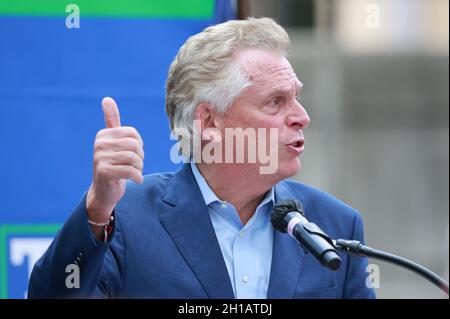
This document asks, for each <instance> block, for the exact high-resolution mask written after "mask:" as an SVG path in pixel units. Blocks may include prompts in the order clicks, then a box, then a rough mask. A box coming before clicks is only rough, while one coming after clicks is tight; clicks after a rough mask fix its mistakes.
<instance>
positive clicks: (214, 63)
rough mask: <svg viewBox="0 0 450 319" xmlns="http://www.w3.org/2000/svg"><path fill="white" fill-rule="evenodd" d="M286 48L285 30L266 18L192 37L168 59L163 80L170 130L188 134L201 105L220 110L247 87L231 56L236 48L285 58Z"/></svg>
mask: <svg viewBox="0 0 450 319" xmlns="http://www.w3.org/2000/svg"><path fill="white" fill-rule="evenodd" d="M288 47H289V36H288V34H287V33H286V31H285V30H284V29H283V27H281V26H280V25H278V24H277V23H276V22H275V21H273V20H272V19H270V18H260V19H255V18H249V19H247V20H232V21H227V22H225V23H221V24H218V25H215V26H211V27H208V28H206V29H205V30H203V31H202V32H200V33H198V34H196V35H194V36H191V37H190V38H189V39H188V40H187V41H186V42H185V43H184V45H183V46H182V47H181V48H180V50H179V51H178V54H177V56H176V57H175V59H174V60H173V61H172V64H171V65H170V68H169V74H168V78H167V81H166V113H167V116H168V117H169V121H170V127H171V129H175V128H185V129H187V130H188V131H189V132H190V133H191V134H192V132H193V128H192V123H193V121H194V113H195V109H196V107H197V106H198V105H199V104H200V103H202V102H207V103H209V104H211V105H212V106H213V107H214V108H216V110H218V111H219V112H221V113H223V112H225V111H226V110H227V108H228V107H229V106H230V105H231V104H232V103H233V101H234V100H235V99H236V97H238V96H239V95H240V94H241V93H242V91H243V90H244V89H245V88H247V87H248V86H250V85H251V82H250V81H249V79H248V78H247V77H246V75H245V74H243V73H242V72H241V69H240V66H239V65H238V63H237V62H236V61H234V59H233V54H234V53H235V52H236V51H237V50H239V49H245V48H258V49H263V50H267V51H269V52H273V53H276V54H279V55H282V56H285V55H286V54H287V50H288Z"/></svg>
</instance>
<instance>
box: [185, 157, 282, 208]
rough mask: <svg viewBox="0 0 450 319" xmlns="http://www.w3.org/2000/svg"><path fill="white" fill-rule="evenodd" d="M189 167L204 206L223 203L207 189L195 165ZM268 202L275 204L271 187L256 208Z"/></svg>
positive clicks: (207, 186)
mask: <svg viewBox="0 0 450 319" xmlns="http://www.w3.org/2000/svg"><path fill="white" fill-rule="evenodd" d="M190 165H191V169H192V173H193V174H194V178H195V181H196V182H197V185H198V187H199V188H200V192H201V193H202V196H203V199H204V200H205V204H206V206H209V204H211V203H214V202H221V203H223V202H225V201H223V200H221V199H219V198H218V197H217V195H216V194H215V193H214V192H213V190H212V189H211V187H209V185H208V183H207V182H206V180H205V178H204V177H203V176H202V174H200V171H199V170H198V168H197V164H195V163H193V162H191V163H190ZM269 202H271V203H272V204H273V203H274V202H275V191H274V188H273V187H272V188H271V189H270V190H269V191H268V192H267V193H266V196H264V198H263V200H262V201H261V203H260V204H259V205H258V208H259V207H262V206H264V205H266V204H267V203H269Z"/></svg>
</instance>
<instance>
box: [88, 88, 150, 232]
mask: <svg viewBox="0 0 450 319" xmlns="http://www.w3.org/2000/svg"><path fill="white" fill-rule="evenodd" d="M102 109H103V114H104V117H105V126H106V128H104V129H102V130H100V131H99V132H98V133H97V136H96V137H95V143H94V176H93V181H92V184H91V186H90V188H89V191H88V194H87V198H86V209H87V212H88V218H89V219H90V220H92V221H94V222H97V223H105V222H107V221H108V220H109V218H110V216H111V214H112V212H113V210H114V207H115V206H116V204H117V202H118V201H119V200H120V199H121V198H122V196H123V194H124V193H125V180H126V179H132V180H133V181H135V182H136V183H142V181H143V178H142V168H143V165H144V163H143V161H144V150H143V146H144V143H143V141H142V138H141V136H140V135H139V133H138V132H137V130H136V129H135V128H133V127H127V126H120V114H119V109H118V108H117V104H116V102H115V101H114V100H113V99H112V98H109V97H105V98H104V99H103V100H102ZM93 230H94V233H95V234H96V236H97V237H98V238H99V237H101V234H102V228H101V227H96V226H93Z"/></svg>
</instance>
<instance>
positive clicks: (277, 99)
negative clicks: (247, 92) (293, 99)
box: [270, 98, 281, 107]
mask: <svg viewBox="0 0 450 319" xmlns="http://www.w3.org/2000/svg"><path fill="white" fill-rule="evenodd" d="M280 104H281V99H280V98H276V99H273V100H272V101H270V106H274V107H277V106H280Z"/></svg>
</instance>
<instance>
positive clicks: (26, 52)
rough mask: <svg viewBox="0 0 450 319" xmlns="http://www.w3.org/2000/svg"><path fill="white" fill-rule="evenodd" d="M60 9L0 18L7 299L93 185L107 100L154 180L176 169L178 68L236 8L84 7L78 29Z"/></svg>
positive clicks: (1, 229)
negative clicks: (173, 66) (113, 11)
mask: <svg viewBox="0 0 450 319" xmlns="http://www.w3.org/2000/svg"><path fill="white" fill-rule="evenodd" d="M58 1H59V0H58ZM22 2H24V1H22ZM25 2H26V1H25ZM31 2H32V1H31ZM59 2H61V4H62V6H61V7H62V14H61V16H60V17H48V16H45V15H43V16H36V15H33V16H14V15H11V14H9V15H5V14H3V15H2V12H1V11H0V136H1V140H2V142H1V143H2V145H1V148H0V165H1V167H2V171H1V181H2V183H1V186H0V194H1V203H2V204H1V206H0V297H1V298H23V297H24V296H25V294H26V289H27V288H26V284H27V278H28V277H27V275H29V272H30V271H31V269H29V268H30V265H31V264H32V261H33V260H34V259H36V258H37V257H36V255H39V254H41V253H42V252H41V250H43V249H45V247H46V245H48V243H49V240H50V239H51V238H52V236H54V234H55V233H56V231H57V229H58V227H59V225H61V224H62V223H63V222H64V220H65V219H66V218H67V217H68V215H69V214H70V213H71V211H72V209H73V208H74V207H75V205H76V204H77V202H78V201H79V200H80V198H81V196H82V195H83V193H84V192H85V191H86V189H87V188H88V186H89V184H90V181H91V176H92V146H93V141H94V138H95V134H96V133H97V131H98V130H100V129H102V128H103V127H104V122H103V115H102V111H101V106H100V101H101V99H102V98H103V97H104V96H111V97H113V98H114V99H115V100H116V101H117V103H118V105H119V109H120V112H121V118H122V125H127V126H134V127H135V128H136V129H137V130H138V131H139V132H140V134H141V136H142V137H143V139H144V141H145V152H146V158H145V162H144V173H145V174H149V173H153V172H159V171H172V170H174V169H176V165H175V164H173V163H172V162H171V161H170V153H169V151H170V148H171V146H172V145H173V141H170V138H169V137H170V131H169V124H168V120H167V118H166V115H165V111H164V83H165V79H166V77H167V71H168V67H169V65H170V62H171V60H172V59H173V58H174V57H175V55H176V53H177V51H178V48H179V47H180V46H181V45H182V44H183V43H184V41H186V39H187V38H188V37H189V36H190V35H192V34H195V33H197V32H199V31H201V30H202V29H203V28H205V27H207V26H208V25H211V24H215V23H218V22H222V21H224V20H227V19H229V18H232V17H233V15H234V13H233V10H232V8H231V5H230V2H229V1H216V2H214V9H215V10H214V12H212V14H211V16H209V17H207V18H205V17H201V18H195V17H194V18H191V17H190V18H179V17H176V18H171V17H167V16H165V17H163V18H155V17H152V18H123V17H117V16H114V17H107V16H106V17H102V18H95V17H86V18H83V10H82V8H80V28H72V29H70V28H67V27H66V23H65V22H66V16H67V15H68V13H65V12H64V8H65V6H66V5H67V4H66V3H64V1H59ZM168 3H169V4H170V1H168ZM38 251H39V254H38Z"/></svg>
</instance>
